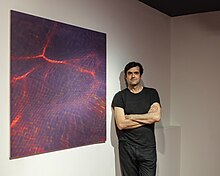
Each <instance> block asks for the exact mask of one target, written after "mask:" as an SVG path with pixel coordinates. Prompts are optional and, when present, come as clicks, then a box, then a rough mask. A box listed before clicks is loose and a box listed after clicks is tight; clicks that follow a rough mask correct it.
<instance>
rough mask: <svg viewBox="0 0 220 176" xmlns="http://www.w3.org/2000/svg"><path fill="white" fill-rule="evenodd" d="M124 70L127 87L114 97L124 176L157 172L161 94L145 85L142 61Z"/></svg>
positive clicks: (148, 175)
mask: <svg viewBox="0 0 220 176" xmlns="http://www.w3.org/2000/svg"><path fill="white" fill-rule="evenodd" d="M124 74H125V80H126V83H127V88H126V89H124V90H122V91H119V92H118V93H117V94H115V96H114V98H113V101H112V108H113V113H114V117H115V122H116V130H117V136H118V139H119V158H120V165H121V172H122V175H123V176H155V174H156V161H157V154H156V141H155V135H154V123H155V122H159V121H160V116H161V107H160V99H159V95H158V93H157V91H156V90H155V89H153V88H147V87H143V86H142V85H141V83H140V81H141V76H142V74H143V67H142V65H141V64H140V63H137V62H130V63H128V64H127V65H126V66H125V69H124Z"/></svg>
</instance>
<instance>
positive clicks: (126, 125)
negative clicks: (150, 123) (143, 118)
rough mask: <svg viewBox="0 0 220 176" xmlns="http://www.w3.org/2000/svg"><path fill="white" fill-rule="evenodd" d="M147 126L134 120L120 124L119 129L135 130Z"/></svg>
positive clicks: (126, 120) (127, 120)
mask: <svg viewBox="0 0 220 176" xmlns="http://www.w3.org/2000/svg"><path fill="white" fill-rule="evenodd" d="M143 125H145V124H144V123H142V122H138V121H136V120H132V119H125V120H124V121H123V122H121V123H120V124H118V128H119V129H134V128H138V127H141V126H143Z"/></svg>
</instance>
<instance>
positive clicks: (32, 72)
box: [10, 11, 106, 159]
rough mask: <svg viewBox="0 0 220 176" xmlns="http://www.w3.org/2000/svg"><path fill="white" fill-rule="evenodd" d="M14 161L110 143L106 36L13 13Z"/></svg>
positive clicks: (12, 147) (12, 120) (40, 18)
mask: <svg viewBox="0 0 220 176" xmlns="http://www.w3.org/2000/svg"><path fill="white" fill-rule="evenodd" d="M10 37H11V38H10V40H11V46H10V47H11V48H10V61H11V62H10V64H11V66H10V159H15V158H21V157H26V156H31V155H36V154H41V153H47V152H52V151H58V150H64V149H70V148H74V147H80V146H85V145H91V144H98V143H104V142H105V141H106V34H105V33H102V32H97V31H94V30H90V29H85V28H82V27H77V26H74V25H70V24H65V23H62V22H57V21H54V20H50V19H45V18H42V17H37V16H33V15H29V14H26V13H22V12H17V11H11V33H10Z"/></svg>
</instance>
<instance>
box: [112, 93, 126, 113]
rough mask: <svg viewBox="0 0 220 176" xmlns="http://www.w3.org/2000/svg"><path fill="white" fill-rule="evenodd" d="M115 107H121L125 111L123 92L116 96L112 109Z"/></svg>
mask: <svg viewBox="0 0 220 176" xmlns="http://www.w3.org/2000/svg"><path fill="white" fill-rule="evenodd" d="M114 107H121V108H123V109H124V101H123V98H122V92H118V93H116V94H115V96H114V98H113V100H112V108H114Z"/></svg>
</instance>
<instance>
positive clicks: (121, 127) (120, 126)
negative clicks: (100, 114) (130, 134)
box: [117, 123, 126, 130]
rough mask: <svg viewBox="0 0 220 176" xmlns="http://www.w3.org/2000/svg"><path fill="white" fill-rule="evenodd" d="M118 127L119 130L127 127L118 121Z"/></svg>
mask: <svg viewBox="0 0 220 176" xmlns="http://www.w3.org/2000/svg"><path fill="white" fill-rule="evenodd" d="M117 127H118V129H119V130H123V129H125V128H126V126H125V125H124V124H123V123H118V124H117Z"/></svg>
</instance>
